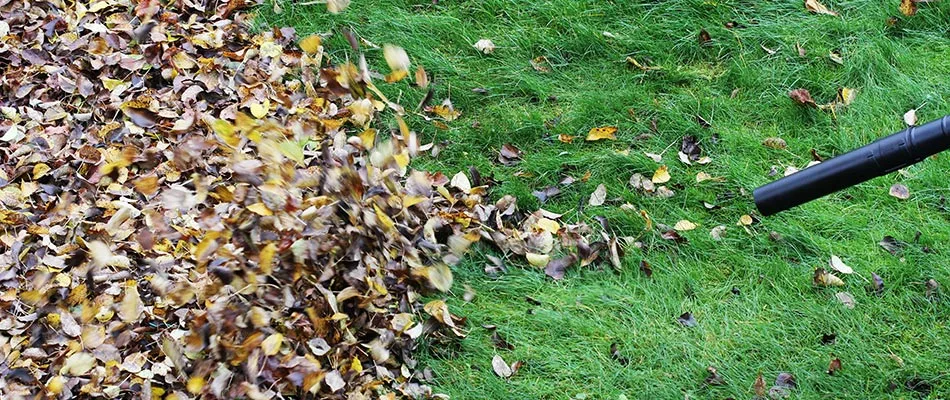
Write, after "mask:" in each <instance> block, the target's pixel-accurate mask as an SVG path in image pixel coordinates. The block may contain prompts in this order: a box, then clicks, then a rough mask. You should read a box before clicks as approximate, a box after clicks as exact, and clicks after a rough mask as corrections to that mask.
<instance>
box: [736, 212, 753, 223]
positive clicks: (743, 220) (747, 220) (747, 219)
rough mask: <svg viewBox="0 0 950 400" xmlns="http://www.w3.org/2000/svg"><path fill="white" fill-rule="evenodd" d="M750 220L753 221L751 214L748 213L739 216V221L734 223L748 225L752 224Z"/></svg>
mask: <svg viewBox="0 0 950 400" xmlns="http://www.w3.org/2000/svg"><path fill="white" fill-rule="evenodd" d="M752 222H753V220H752V216H751V215H749V214H743V215H742V216H741V217H739V222H738V223H736V225H739V226H749V225H752Z"/></svg>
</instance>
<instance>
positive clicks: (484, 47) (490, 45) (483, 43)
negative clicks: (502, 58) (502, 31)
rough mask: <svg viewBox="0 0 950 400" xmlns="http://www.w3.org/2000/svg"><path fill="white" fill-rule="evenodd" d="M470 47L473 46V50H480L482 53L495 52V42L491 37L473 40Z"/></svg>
mask: <svg viewBox="0 0 950 400" xmlns="http://www.w3.org/2000/svg"><path fill="white" fill-rule="evenodd" d="M472 47H475V50H478V51H480V52H481V53H482V54H491V53H494V52H495V43H494V42H492V41H491V39H480V40H479V41H477V42H475V44H474V45H472Z"/></svg>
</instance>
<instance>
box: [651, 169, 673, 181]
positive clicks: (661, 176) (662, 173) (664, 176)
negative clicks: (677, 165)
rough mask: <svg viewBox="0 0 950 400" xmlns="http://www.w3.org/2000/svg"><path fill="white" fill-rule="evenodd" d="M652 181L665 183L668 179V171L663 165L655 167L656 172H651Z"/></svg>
mask: <svg viewBox="0 0 950 400" xmlns="http://www.w3.org/2000/svg"><path fill="white" fill-rule="evenodd" d="M650 180H651V181H653V183H666V182H669V181H670V171H669V170H668V169H667V167H666V166H665V165H661V166H660V168H657V169H656V172H654V173H653V178H652V179H650Z"/></svg>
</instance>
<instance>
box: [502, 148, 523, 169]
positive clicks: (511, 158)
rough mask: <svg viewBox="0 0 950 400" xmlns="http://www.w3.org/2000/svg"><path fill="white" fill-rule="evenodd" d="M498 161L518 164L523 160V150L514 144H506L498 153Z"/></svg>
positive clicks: (509, 164)
mask: <svg viewBox="0 0 950 400" xmlns="http://www.w3.org/2000/svg"><path fill="white" fill-rule="evenodd" d="M498 162H500V163H502V164H504V165H507V166H513V165H517V164H518V163H519V162H521V150H520V149H518V148H517V147H515V146H514V145H512V144H509V143H506V144H504V145H503V146H501V151H500V152H499V153H498Z"/></svg>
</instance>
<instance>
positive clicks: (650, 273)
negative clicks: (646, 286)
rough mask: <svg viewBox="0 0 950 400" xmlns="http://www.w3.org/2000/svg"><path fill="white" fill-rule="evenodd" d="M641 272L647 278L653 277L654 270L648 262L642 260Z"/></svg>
mask: <svg viewBox="0 0 950 400" xmlns="http://www.w3.org/2000/svg"><path fill="white" fill-rule="evenodd" d="M640 272H643V275H646V277H647V278H650V277H653V269H652V268H650V263H648V262H647V260H640Z"/></svg>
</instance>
